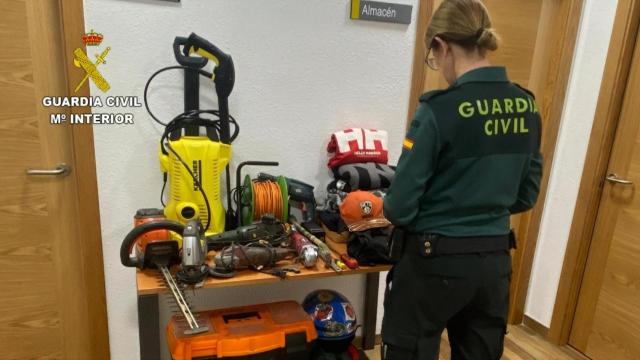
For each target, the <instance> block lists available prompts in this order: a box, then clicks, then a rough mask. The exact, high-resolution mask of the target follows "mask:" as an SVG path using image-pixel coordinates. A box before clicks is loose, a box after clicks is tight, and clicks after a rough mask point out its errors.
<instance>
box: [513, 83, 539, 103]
mask: <svg viewBox="0 0 640 360" xmlns="http://www.w3.org/2000/svg"><path fill="white" fill-rule="evenodd" d="M512 84H513V85H515V86H517V87H519V88H520V90H522V91H524V92H526V93H527V94H529V95H531V97H532V98H533V99H534V100H535V98H536V95H535V94H534V93H533V92H532V91H531V90H529V89H527V88H526V87H524V86H521V85H520V84H518V83H512Z"/></svg>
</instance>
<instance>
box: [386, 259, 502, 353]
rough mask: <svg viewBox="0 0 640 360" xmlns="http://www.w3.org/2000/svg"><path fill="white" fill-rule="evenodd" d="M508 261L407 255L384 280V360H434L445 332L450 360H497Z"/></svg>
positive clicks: (500, 342)
mask: <svg viewBox="0 0 640 360" xmlns="http://www.w3.org/2000/svg"><path fill="white" fill-rule="evenodd" d="M510 279H511V256H510V254H509V251H507V250H502V251H497V252H489V253H474V254H462V255H436V256H425V255H423V254H420V253H419V252H418V251H407V252H406V253H405V254H404V255H403V256H402V258H401V259H400V261H399V262H398V263H397V264H396V265H395V266H394V267H393V269H392V270H391V271H390V272H389V274H388V275H387V288H386V292H385V299H384V318H383V321H382V341H383V343H384V346H383V359H387V360H434V359H436V360H437V359H438V353H439V348H440V337H441V334H442V332H443V330H444V329H445V328H446V329H447V332H448V335H449V342H450V344H451V359H452V360H498V359H500V357H501V356H502V352H503V347H504V336H505V333H506V323H507V312H508V306H509V283H510Z"/></svg>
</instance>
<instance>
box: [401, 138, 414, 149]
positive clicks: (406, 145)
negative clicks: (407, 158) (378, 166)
mask: <svg viewBox="0 0 640 360" xmlns="http://www.w3.org/2000/svg"><path fill="white" fill-rule="evenodd" d="M402 148H403V149H405V150H411V149H413V140H411V139H409V138H405V139H404V141H403V142H402Z"/></svg>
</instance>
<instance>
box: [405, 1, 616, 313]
mask: <svg viewBox="0 0 640 360" xmlns="http://www.w3.org/2000/svg"><path fill="white" fill-rule="evenodd" d="M621 1H623V0H621ZM583 4H584V0H563V1H555V0H543V3H542V9H541V12H540V25H541V26H539V28H538V36H537V39H536V46H535V50H534V61H533V64H532V66H531V75H530V77H529V88H530V89H531V90H532V91H533V92H534V93H536V94H539V95H541V96H539V97H538V99H537V101H538V103H539V106H540V113H541V116H542V119H543V125H544V126H543V135H542V139H543V141H542V145H541V149H540V150H541V152H542V155H543V156H544V166H543V176H542V180H541V184H540V195H539V198H538V202H537V204H536V206H535V207H534V208H533V210H532V211H530V212H527V213H525V214H523V215H522V216H521V219H520V225H519V228H518V233H517V237H518V239H522V240H521V241H520V242H519V245H520V246H519V247H518V249H516V250H515V252H514V253H513V274H512V279H511V294H512V296H511V299H510V306H509V322H510V323H511V324H520V323H522V322H523V320H524V308H525V302H526V298H527V290H528V287H529V280H530V277H531V269H532V267H533V256H534V253H535V249H536V243H537V240H538V233H539V230H540V222H541V220H542V212H543V209H544V205H545V200H546V193H547V187H548V184H549V175H550V174H551V166H552V164H553V158H554V154H555V149H556V139H557V137H558V132H559V129H560V122H561V119H562V112H563V109H564V102H565V95H566V92H567V87H568V84H569V76H570V73H571V67H572V65H573V55H574V51H575V44H576V40H577V37H578V28H579V25H580V19H581V17H582V8H583ZM433 11H434V0H420V4H419V9H418V20H417V25H416V27H417V28H416V40H415V51H414V59H413V73H412V80H411V95H410V98H409V108H408V120H407V126H408V125H409V122H410V121H411V117H412V116H413V113H414V112H415V109H416V107H417V105H418V98H419V97H420V95H421V94H422V92H423V89H424V80H425V64H424V57H425V51H426V49H425V44H424V40H423V35H422V34H424V33H425V31H426V29H427V25H428V21H429V18H430V16H431V14H432V12H433ZM542 25H543V26H542Z"/></svg>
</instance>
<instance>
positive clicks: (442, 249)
mask: <svg viewBox="0 0 640 360" xmlns="http://www.w3.org/2000/svg"><path fill="white" fill-rule="evenodd" d="M515 247H516V246H515V236H514V235H513V233H510V234H508V235H500V236H474V237H447V236H442V235H438V234H409V235H408V236H407V238H406V244H405V248H406V249H407V250H409V251H412V250H413V251H415V250H416V249H417V250H418V252H419V253H420V254H421V255H423V256H436V255H460V254H474V253H491V252H497V251H504V250H509V249H512V248H515Z"/></svg>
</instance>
